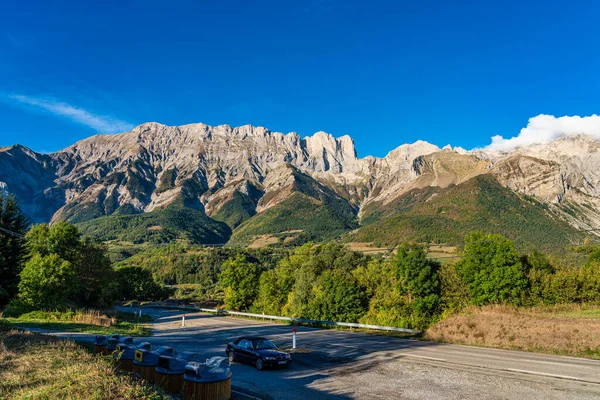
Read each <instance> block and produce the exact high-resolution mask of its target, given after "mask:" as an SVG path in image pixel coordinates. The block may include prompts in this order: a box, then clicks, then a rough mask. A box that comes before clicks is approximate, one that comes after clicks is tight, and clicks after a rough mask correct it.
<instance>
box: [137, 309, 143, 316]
mask: <svg viewBox="0 0 600 400" xmlns="http://www.w3.org/2000/svg"><path fill="white" fill-rule="evenodd" d="M138 318H142V309H141V308H140V316H139V317H138Z"/></svg>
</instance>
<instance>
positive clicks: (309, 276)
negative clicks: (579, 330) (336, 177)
mask: <svg viewBox="0 0 600 400" xmlns="http://www.w3.org/2000/svg"><path fill="white" fill-rule="evenodd" d="M584 252H586V253H587V254H585V255H586V256H587V261H586V262H585V263H584V264H583V265H580V266H574V265H553V264H552V263H551V262H550V261H549V259H548V258H547V256H546V255H545V254H543V253H541V252H539V251H532V252H530V253H528V254H519V253H518V252H517V251H516V249H515V246H514V244H513V242H512V241H510V240H508V239H506V238H505V237H503V236H501V235H497V234H483V233H477V232H475V233H471V234H469V235H467V237H466V238H465V245H464V248H463V249H462V251H461V252H460V256H458V257H457V258H456V259H453V260H451V261H449V262H444V263H440V262H438V261H436V260H432V259H429V258H428V257H427V252H426V248H425V247H424V246H422V245H419V244H408V243H405V244H402V245H400V246H398V248H397V249H396V252H395V253H394V254H390V255H388V256H387V257H383V256H376V257H374V256H366V255H363V254H361V253H357V252H352V251H349V250H348V249H347V248H346V247H345V246H344V245H342V244H339V243H327V244H322V245H314V244H306V245H304V246H302V247H299V248H297V249H296V250H295V251H294V252H293V253H292V254H291V255H289V256H288V257H285V258H283V259H282V260H281V261H280V262H279V263H278V265H277V266H276V267H275V268H271V269H265V268H264V267H261V266H260V265H257V264H255V263H252V262H250V261H249V260H248V259H247V258H246V257H245V256H244V255H238V256H237V257H235V258H230V259H229V260H228V261H227V262H226V263H224V264H223V268H222V271H221V274H220V275H219V284H220V285H221V287H222V288H223V290H224V294H225V304H224V306H225V307H226V308H227V309H231V310H248V311H252V312H256V313H263V312H264V313H265V314H271V315H283V316H290V317H298V318H309V319H320V320H334V321H343V322H361V323H367V324H376V325H386V326H396V327H404V328H417V329H422V328H425V327H427V326H428V325H429V324H431V323H433V322H435V321H437V320H438V319H440V318H442V317H443V316H444V315H446V314H448V313H452V312H456V311H459V310H461V309H463V308H465V307H467V306H470V305H475V306H484V305H488V304H508V305H514V306H534V305H540V304H560V303H598V304H600V249H599V248H596V247H593V246H590V247H587V248H585V249H584ZM556 264H559V263H556Z"/></svg>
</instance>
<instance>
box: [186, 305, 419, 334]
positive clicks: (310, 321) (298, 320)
mask: <svg viewBox="0 0 600 400" xmlns="http://www.w3.org/2000/svg"><path fill="white" fill-rule="evenodd" d="M175 308H178V309H184V310H194V311H202V312H206V313H213V314H217V315H239V316H242V317H252V318H263V319H272V320H278V321H288V322H295V323H298V324H318V325H330V326H345V327H349V328H362V329H372V330H378V331H388V332H403V333H413V334H418V333H421V331H419V330H415V329H406V328H394V327H392V326H379V325H368V324H356V323H352V322H335V321H321V320H316V319H305V318H292V317H280V316H278V315H265V314H252V313H244V312H239V311H227V310H217V309H212V308H198V307H190V306H177V307H175Z"/></svg>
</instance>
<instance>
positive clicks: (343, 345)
mask: <svg viewBox="0 0 600 400" xmlns="http://www.w3.org/2000/svg"><path fill="white" fill-rule="evenodd" d="M327 345H328V346H339V347H347V348H349V349H355V350H360V348H359V347H354V346H348V345H345V344H337V343H327Z"/></svg>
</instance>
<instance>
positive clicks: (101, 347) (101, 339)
mask: <svg viewBox="0 0 600 400" xmlns="http://www.w3.org/2000/svg"><path fill="white" fill-rule="evenodd" d="M107 342H108V340H107V339H106V336H103V335H96V337H95V338H94V354H105V351H106V343H107Z"/></svg>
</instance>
